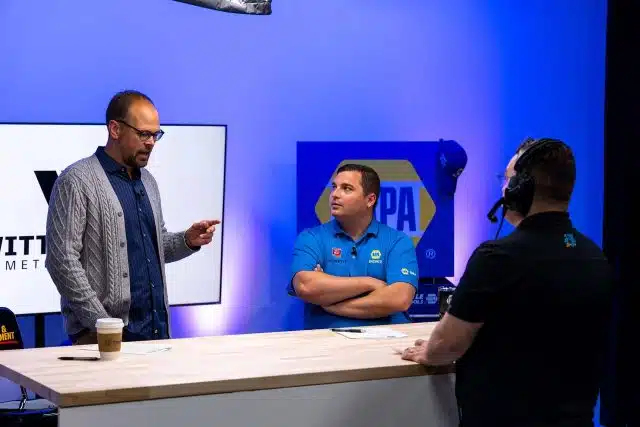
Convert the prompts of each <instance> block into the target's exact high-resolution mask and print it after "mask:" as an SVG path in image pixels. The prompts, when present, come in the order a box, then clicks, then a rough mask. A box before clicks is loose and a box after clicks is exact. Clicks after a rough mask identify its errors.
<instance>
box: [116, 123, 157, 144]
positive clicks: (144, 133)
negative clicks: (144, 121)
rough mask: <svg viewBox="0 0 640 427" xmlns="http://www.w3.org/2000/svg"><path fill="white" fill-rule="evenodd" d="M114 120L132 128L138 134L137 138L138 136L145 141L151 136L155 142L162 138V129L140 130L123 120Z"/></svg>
mask: <svg viewBox="0 0 640 427" xmlns="http://www.w3.org/2000/svg"><path fill="white" fill-rule="evenodd" d="M116 122H118V123H122V124H123V125H125V126H127V127H129V128H131V129H133V131H134V132H135V133H136V134H137V135H138V138H140V140H141V141H143V142H146V141H148V140H150V139H151V138H153V140H154V141H155V142H158V141H160V140H161V139H162V136H163V135H164V131H163V130H159V131H156V132H150V131H148V130H140V129H138V128H136V127H133V126H131V125H130V124H129V123H127V122H125V121H124V120H116Z"/></svg>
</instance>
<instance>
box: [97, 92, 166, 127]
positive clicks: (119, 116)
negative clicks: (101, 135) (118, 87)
mask: <svg viewBox="0 0 640 427" xmlns="http://www.w3.org/2000/svg"><path fill="white" fill-rule="evenodd" d="M136 101H147V102H148V103H149V104H151V105H154V104H153V101H152V100H151V98H149V97H148V96H147V95H145V94H144V93H142V92H138V91H137V90H123V91H121V92H118V93H116V94H115V95H113V97H112V98H111V101H109V105H108V106H107V122H106V123H107V125H108V124H109V122H110V121H111V120H125V119H126V118H127V114H129V108H131V105H132V104H133V103H134V102H136Z"/></svg>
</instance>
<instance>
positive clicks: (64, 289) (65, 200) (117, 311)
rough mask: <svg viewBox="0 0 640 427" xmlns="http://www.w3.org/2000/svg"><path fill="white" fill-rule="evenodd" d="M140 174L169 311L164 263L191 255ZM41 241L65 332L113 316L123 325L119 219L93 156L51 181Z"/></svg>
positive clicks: (153, 187)
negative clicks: (168, 225) (152, 221)
mask: <svg viewBox="0 0 640 427" xmlns="http://www.w3.org/2000/svg"><path fill="white" fill-rule="evenodd" d="M141 174H142V175H141V179H142V182H143V184H144V187H145V190H146V192H147V195H148V196H149V201H150V202H151V207H152V209H153V216H154V218H155V224H156V233H157V237H158V242H159V243H161V244H159V245H158V246H159V247H158V249H159V257H160V266H161V268H162V278H163V282H164V303H165V307H166V309H167V313H170V311H169V302H168V295H167V281H166V275H165V262H173V261H178V260H180V259H182V258H185V257H187V256H188V255H191V254H193V253H194V252H195V251H194V250H191V249H190V248H189V247H188V246H187V245H186V242H185V236H184V232H180V233H169V232H167V230H166V228H165V226H164V220H163V218H162V208H161V204H160V193H159V191H158V185H157V183H156V181H155V179H154V178H153V176H152V175H151V174H150V173H149V171H147V170H145V169H142V170H141ZM46 242H47V255H46V258H45V267H46V268H47V270H48V272H49V275H50V276H51V279H52V280H53V283H54V284H55V286H56V287H57V288H58V292H60V295H61V299H60V308H61V311H62V316H63V319H64V325H65V330H66V332H67V333H68V334H70V335H72V334H76V333H78V332H80V331H81V330H82V329H84V328H87V329H90V330H95V323H96V320H97V319H99V318H102V317H117V318H120V319H122V320H123V321H124V323H125V325H126V324H128V320H129V305H130V302H131V293H130V288H129V286H130V284H129V261H128V256H127V236H126V233H125V225H124V215H123V212H122V207H121V205H120V201H119V200H118V197H117V196H116V193H115V191H114V190H113V187H112V186H111V183H110V182H109V178H108V177H107V175H106V173H105V171H104V169H103V168H102V165H101V164H100V161H99V160H98V158H97V157H96V156H95V155H92V156H90V157H87V158H84V159H82V160H79V161H77V162H76V163H74V164H72V165H71V166H69V167H68V168H66V169H65V170H64V171H63V172H62V174H61V175H60V176H59V177H58V179H57V180H56V182H55V184H54V187H53V191H52V192H51V198H50V201H49V211H48V214H47V229H46ZM169 317H170V315H169ZM169 325H171V321H170V318H169ZM169 330H171V329H170V328H169Z"/></svg>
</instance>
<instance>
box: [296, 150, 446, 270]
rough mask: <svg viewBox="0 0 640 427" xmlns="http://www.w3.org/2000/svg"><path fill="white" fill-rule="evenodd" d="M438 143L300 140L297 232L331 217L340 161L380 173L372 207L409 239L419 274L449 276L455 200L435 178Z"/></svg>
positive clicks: (378, 214)
mask: <svg viewBox="0 0 640 427" xmlns="http://www.w3.org/2000/svg"><path fill="white" fill-rule="evenodd" d="M438 145H439V144H438V142H389V141H387V142H377V143H376V142H373V143H372V142H349V141H339V142H334V143H332V142H300V143H299V144H298V147H297V159H296V160H297V175H296V184H297V197H296V199H297V204H298V206H297V218H296V220H297V222H296V223H297V230H296V231H297V232H298V233H299V232H301V231H302V230H303V229H305V228H309V227H315V226H316V225H318V224H321V223H325V222H327V221H328V220H330V219H331V214H330V211H329V204H330V202H329V192H330V191H331V179H332V177H333V175H334V174H335V172H336V170H337V168H338V166H341V165H342V164H343V163H345V162H348V163H362V164H366V165H368V166H371V167H373V168H374V169H375V170H376V171H377V172H378V175H379V176H380V181H381V182H380V187H381V188H380V196H379V198H378V204H377V206H376V210H375V216H376V218H377V219H378V220H379V221H380V222H382V223H383V224H387V225H389V226H390V227H392V228H395V229H398V230H400V231H403V232H404V233H406V234H407V235H408V236H409V237H411V238H412V239H413V241H414V244H415V245H416V253H417V258H418V271H419V276H420V277H421V278H425V277H448V276H453V260H454V252H453V249H454V248H453V242H454V229H453V218H454V215H453V201H454V197H453V195H452V194H447V193H445V192H443V191H442V189H441V188H440V185H439V181H438V174H439V173H440V169H439V167H438V154H439V149H438Z"/></svg>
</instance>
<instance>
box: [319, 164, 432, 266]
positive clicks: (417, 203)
mask: <svg viewBox="0 0 640 427" xmlns="http://www.w3.org/2000/svg"><path fill="white" fill-rule="evenodd" d="M347 163H359V164H363V165H366V166H369V167H371V168H373V169H374V170H375V171H376V172H377V173H378V175H379V176H380V196H379V198H378V204H377V205H376V209H375V213H374V215H375V217H376V219H377V220H378V221H380V222H381V223H383V224H386V225H388V226H389V227H392V228H395V229H396V230H398V231H402V232H404V233H405V234H407V235H408V236H409V237H411V239H412V240H413V243H414V245H416V246H417V244H418V242H419V241H420V239H421V238H422V235H423V234H424V231H425V230H426V229H427V227H428V226H429V223H430V222H431V220H432V219H433V216H434V215H435V213H436V205H435V203H434V202H433V199H432V198H431V196H430V195H429V192H428V191H427V189H426V188H425V187H424V185H423V184H422V180H421V179H420V177H419V176H418V173H417V172H416V170H415V168H414V167H413V165H412V164H411V162H409V161H408V160H359V159H355V160H354V159H350V160H343V161H342V162H341V163H340V164H339V165H338V166H336V169H335V170H334V171H333V174H332V175H331V177H329V180H328V183H327V186H326V187H325V189H324V191H323V192H322V194H320V197H319V198H318V201H317V202H316V208H315V211H316V216H317V217H318V220H319V221H320V222H321V223H323V224H324V223H326V222H328V221H330V220H331V210H330V202H329V195H330V194H331V181H332V178H333V177H334V176H335V173H336V171H337V170H338V169H339V168H340V167H341V166H342V165H344V164H347ZM372 255H373V254H372ZM371 260H374V258H373V256H372V257H371Z"/></svg>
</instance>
